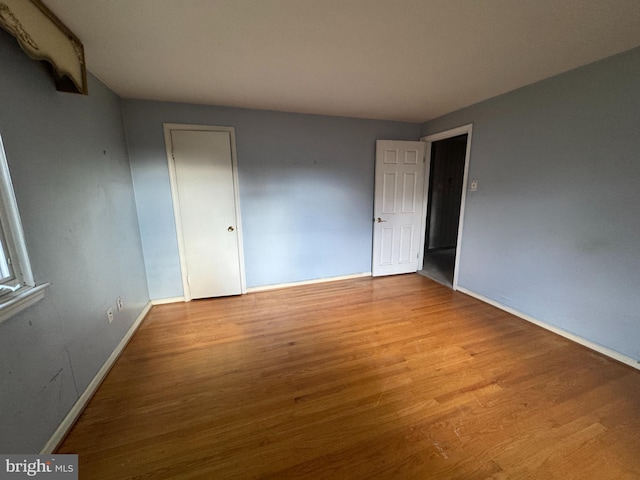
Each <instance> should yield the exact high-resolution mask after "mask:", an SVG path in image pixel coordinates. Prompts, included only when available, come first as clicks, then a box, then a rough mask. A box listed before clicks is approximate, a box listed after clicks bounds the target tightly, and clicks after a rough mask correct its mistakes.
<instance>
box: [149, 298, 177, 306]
mask: <svg viewBox="0 0 640 480" xmlns="http://www.w3.org/2000/svg"><path fill="white" fill-rule="evenodd" d="M181 302H184V297H170V298H156V299H153V300H151V305H165V304H167V303H181Z"/></svg>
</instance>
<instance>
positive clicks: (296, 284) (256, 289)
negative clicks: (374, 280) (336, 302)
mask: <svg viewBox="0 0 640 480" xmlns="http://www.w3.org/2000/svg"><path fill="white" fill-rule="evenodd" d="M370 276H371V272H363V273H354V274H352V275H343V276H341V277H327V278H316V279H313V280H303V281H301V282H293V283H278V284H275V285H262V286H260V287H251V288H247V293H256V292H265V291H267V290H277V289H279V288H288V287H300V286H302V285H313V284H314V283H326V282H335V281H338V280H353V279H354V278H361V277H370Z"/></svg>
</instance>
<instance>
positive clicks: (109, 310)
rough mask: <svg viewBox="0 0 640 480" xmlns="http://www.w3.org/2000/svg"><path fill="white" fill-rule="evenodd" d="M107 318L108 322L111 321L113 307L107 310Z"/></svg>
mask: <svg viewBox="0 0 640 480" xmlns="http://www.w3.org/2000/svg"><path fill="white" fill-rule="evenodd" d="M107 320H109V323H111V322H113V308H109V309H108V310H107Z"/></svg>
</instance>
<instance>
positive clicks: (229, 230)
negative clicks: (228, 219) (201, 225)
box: [227, 225, 235, 232]
mask: <svg viewBox="0 0 640 480" xmlns="http://www.w3.org/2000/svg"><path fill="white" fill-rule="evenodd" d="M234 230H235V228H233V225H229V228H227V232H233V231H234Z"/></svg>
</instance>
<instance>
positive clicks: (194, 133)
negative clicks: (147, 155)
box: [170, 129, 242, 300]
mask: <svg viewBox="0 0 640 480" xmlns="http://www.w3.org/2000/svg"><path fill="white" fill-rule="evenodd" d="M170 137H171V148H172V159H173V165H174V173H175V182H174V184H175V185H174V193H175V194H177V198H174V205H175V206H177V210H178V211H177V212H176V213H177V217H178V218H177V220H178V221H177V222H176V223H177V225H178V236H179V243H180V244H181V257H182V258H181V260H182V261H181V264H182V269H183V283H185V282H184V280H186V284H185V300H190V299H195V298H207V297H219V296H225V295H237V294H240V293H242V272H241V258H240V248H239V238H238V235H239V233H238V221H237V210H236V191H235V182H234V172H233V162H232V154H231V152H232V150H231V142H232V137H231V133H230V132H229V131H203V130H200V131H199V130H173V129H172V130H170ZM185 270H186V271H185Z"/></svg>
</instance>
